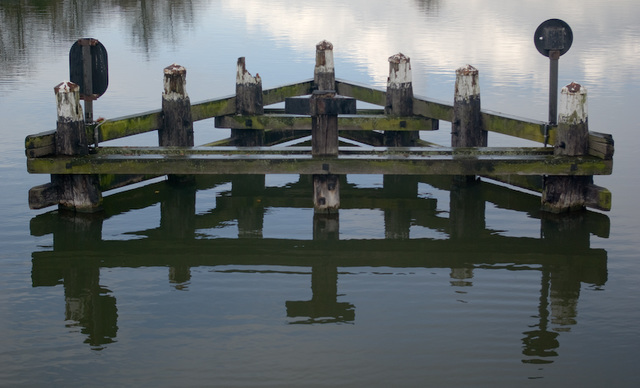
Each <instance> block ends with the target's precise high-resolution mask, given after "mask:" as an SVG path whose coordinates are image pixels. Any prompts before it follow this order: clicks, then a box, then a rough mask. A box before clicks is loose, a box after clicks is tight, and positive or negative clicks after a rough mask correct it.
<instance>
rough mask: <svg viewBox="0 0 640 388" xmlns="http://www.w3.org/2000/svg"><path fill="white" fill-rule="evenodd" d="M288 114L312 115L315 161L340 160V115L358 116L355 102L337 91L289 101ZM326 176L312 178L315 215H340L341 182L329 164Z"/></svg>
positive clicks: (312, 148)
mask: <svg viewBox="0 0 640 388" xmlns="http://www.w3.org/2000/svg"><path fill="white" fill-rule="evenodd" d="M284 109H285V113H291V114H299V115H311V154H312V156H313V157H323V158H326V157H329V158H330V157H336V156H338V114H355V113H356V101H355V99H353V98H340V97H337V96H336V91H335V90H315V91H314V92H313V93H312V95H311V97H310V98H287V99H286V100H285V108H284ZM323 170H324V171H327V173H326V174H316V175H314V176H313V187H314V188H313V193H314V195H313V204H314V209H315V212H316V213H337V211H338V208H339V207H340V182H339V179H338V178H339V177H338V176H337V175H333V174H331V172H330V171H331V165H330V163H325V164H323Z"/></svg>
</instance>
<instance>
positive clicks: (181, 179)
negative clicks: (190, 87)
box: [158, 63, 193, 184]
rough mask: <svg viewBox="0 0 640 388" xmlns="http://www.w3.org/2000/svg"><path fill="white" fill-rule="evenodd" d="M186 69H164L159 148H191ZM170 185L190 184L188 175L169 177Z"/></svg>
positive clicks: (191, 123) (171, 67) (191, 129)
mask: <svg viewBox="0 0 640 388" xmlns="http://www.w3.org/2000/svg"><path fill="white" fill-rule="evenodd" d="M186 85H187V69H185V68H184V67H183V66H180V65H177V64H175V63H174V64H173V65H171V66H167V67H165V68H164V92H163V93H162V125H161V126H160V128H159V129H158V143H159V144H160V147H168V146H169V147H171V146H173V147H193V119H192V118H191V101H190V99H189V96H188V95H187V89H186ZM169 181H170V182H172V183H180V184H183V183H187V182H192V181H193V177H190V176H188V175H169Z"/></svg>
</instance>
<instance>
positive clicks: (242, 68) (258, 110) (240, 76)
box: [231, 57, 264, 147]
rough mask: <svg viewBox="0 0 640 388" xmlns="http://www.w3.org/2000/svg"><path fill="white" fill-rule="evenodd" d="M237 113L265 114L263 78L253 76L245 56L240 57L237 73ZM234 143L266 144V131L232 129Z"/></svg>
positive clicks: (242, 144) (247, 145) (236, 144)
mask: <svg viewBox="0 0 640 388" xmlns="http://www.w3.org/2000/svg"><path fill="white" fill-rule="evenodd" d="M236 114H239V115H261V114H264V106H263V102H262V79H261V78H260V74H256V76H255V77H253V76H252V75H251V74H250V73H249V72H248V71H247V67H246V65H245V58H244V57H240V58H238V70H237V73H236ZM231 139H232V144H233V145H235V146H245V147H259V146H262V145H264V131H262V130H257V129H232V130H231Z"/></svg>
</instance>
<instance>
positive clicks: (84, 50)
mask: <svg viewBox="0 0 640 388" xmlns="http://www.w3.org/2000/svg"><path fill="white" fill-rule="evenodd" d="M107 62H108V61H107V49H106V48H105V47H104V46H103V45H102V43H100V42H98V41H97V40H96V39H78V41H77V42H75V43H74V44H73V46H71V49H70V50H69V73H70V79H71V82H73V83H75V84H77V85H79V86H80V95H81V97H83V98H86V96H87V95H89V96H92V97H93V98H92V99H96V98H98V97H100V96H101V95H103V94H104V92H105V91H106V90H107V86H108V85H109V69H108V64H107ZM85 69H87V73H85ZM87 85H88V86H89V87H88V88H87ZM87 92H88V93H87Z"/></svg>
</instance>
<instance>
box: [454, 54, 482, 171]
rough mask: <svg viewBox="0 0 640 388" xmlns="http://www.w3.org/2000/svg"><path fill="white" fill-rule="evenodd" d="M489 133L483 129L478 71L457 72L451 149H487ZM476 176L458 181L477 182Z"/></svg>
mask: <svg viewBox="0 0 640 388" xmlns="http://www.w3.org/2000/svg"><path fill="white" fill-rule="evenodd" d="M486 146H487V131H485V130H483V129H482V116H481V114H480V82H479V80H478V70H477V69H476V68H474V67H473V66H471V65H467V66H464V67H461V68H459V69H457V70H456V83H455V92H454V98H453V121H452V122H451V147H486ZM475 178H476V177H475V176H472V175H469V176H461V177H459V178H457V180H458V181H467V182H473V181H475Z"/></svg>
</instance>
